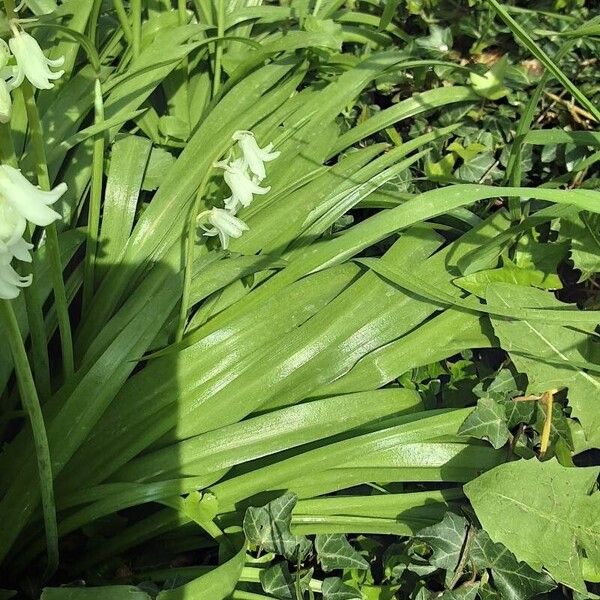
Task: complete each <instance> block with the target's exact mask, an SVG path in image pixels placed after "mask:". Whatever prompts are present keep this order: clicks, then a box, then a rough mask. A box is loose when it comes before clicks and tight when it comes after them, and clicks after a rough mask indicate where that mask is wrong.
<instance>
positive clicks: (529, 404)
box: [499, 398, 536, 429]
mask: <svg viewBox="0 0 600 600" xmlns="http://www.w3.org/2000/svg"><path fill="white" fill-rule="evenodd" d="M499 402H500V403H501V404H502V405H503V406H504V415H505V419H506V425H507V426H508V428H509V429H512V428H513V427H516V426H517V425H520V424H521V423H531V422H532V420H533V417H534V415H535V412H536V402H535V401H529V400H524V401H517V400H514V399H512V398H506V399H505V400H500V401H499Z"/></svg>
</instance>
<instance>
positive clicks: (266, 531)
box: [244, 493, 311, 560]
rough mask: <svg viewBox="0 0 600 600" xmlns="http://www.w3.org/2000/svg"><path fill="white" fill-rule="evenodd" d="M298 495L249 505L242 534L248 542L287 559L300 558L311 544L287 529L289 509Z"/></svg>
mask: <svg viewBox="0 0 600 600" xmlns="http://www.w3.org/2000/svg"><path fill="white" fill-rule="evenodd" d="M297 500H298V498H297V497H296V495H295V494H290V493H288V494H284V495H283V496H281V497H279V498H276V499H275V500H273V501H272V502H269V503H268V504H267V505H265V506H261V507H253V506H251V507H249V508H248V510H247V511H246V514H245V516H244V533H245V534H246V537H247V539H248V541H249V542H250V543H251V544H254V545H256V546H258V547H260V548H262V549H263V550H266V551H267V552H275V553H276V554H280V555H282V556H285V557H286V558H287V559H289V560H296V559H302V558H303V557H304V556H306V554H307V553H308V552H309V550H310V547H311V543H310V542H309V540H308V539H307V538H305V537H303V536H296V535H294V534H293V533H292V532H291V531H290V526H291V523H292V510H293V509H294V506H296V502H297Z"/></svg>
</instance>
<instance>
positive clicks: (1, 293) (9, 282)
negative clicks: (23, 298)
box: [0, 254, 33, 300]
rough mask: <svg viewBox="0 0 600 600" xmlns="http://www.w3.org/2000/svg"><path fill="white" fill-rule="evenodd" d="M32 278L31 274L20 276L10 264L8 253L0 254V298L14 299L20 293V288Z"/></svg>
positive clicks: (26, 284)
mask: <svg viewBox="0 0 600 600" xmlns="http://www.w3.org/2000/svg"><path fill="white" fill-rule="evenodd" d="M7 260H8V262H7ZM32 279H33V277H32V276H31V275H27V277H21V275H19V274H18V273H17V272H16V271H15V270H14V269H13V268H12V267H11V266H10V258H8V255H3V254H0V299H2V300H14V299H15V298H16V297H17V296H18V295H19V294H20V293H21V288H24V287H27V286H29V285H31V281H32Z"/></svg>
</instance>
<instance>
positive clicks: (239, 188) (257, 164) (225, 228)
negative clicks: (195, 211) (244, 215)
mask: <svg viewBox="0 0 600 600" xmlns="http://www.w3.org/2000/svg"><path fill="white" fill-rule="evenodd" d="M233 139H234V140H235V141H236V142H237V145H238V148H239V151H240V152H241V154H242V156H241V157H240V158H235V159H233V158H231V156H230V157H229V158H228V159H227V160H224V161H219V162H218V163H216V166H217V167H220V168H221V169H223V170H224V171H225V174H224V176H223V178H224V180H225V183H226V184H227V185H228V186H229V189H230V190H231V196H229V198H226V199H225V201H224V202H225V208H224V209H223V208H212V209H211V210H209V211H205V212H203V213H201V214H200V215H198V218H199V219H200V220H202V219H204V218H205V219H206V220H207V221H208V223H209V224H210V225H211V227H210V228H207V227H205V226H204V225H202V224H200V227H202V229H204V232H205V233H204V235H206V236H214V235H218V236H219V239H220V241H221V246H222V247H223V248H224V249H227V246H228V245H229V238H239V237H241V235H242V233H244V231H248V225H246V223H244V221H242V220H241V219H239V218H238V217H236V216H235V215H236V214H237V211H238V210H239V209H240V208H241V207H247V206H250V204H251V202H252V200H253V199H254V196H255V195H263V194H266V193H267V192H268V191H269V190H270V189H271V188H270V187H262V186H261V185H260V183H261V182H262V180H263V179H264V178H265V177H266V176H267V172H266V169H265V163H266V162H270V161H272V160H275V159H276V158H277V157H278V156H279V154H280V152H273V144H268V145H267V146H265V147H264V148H260V147H259V146H258V144H257V143H256V139H255V137H254V134H253V133H252V132H251V131H236V132H235V133H234V134H233Z"/></svg>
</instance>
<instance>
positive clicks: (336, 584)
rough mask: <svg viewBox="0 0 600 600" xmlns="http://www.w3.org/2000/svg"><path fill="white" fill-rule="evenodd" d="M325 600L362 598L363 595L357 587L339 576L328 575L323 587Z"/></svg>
mask: <svg viewBox="0 0 600 600" xmlns="http://www.w3.org/2000/svg"><path fill="white" fill-rule="evenodd" d="M321 590H322V592H323V600H354V599H355V598H357V599H358V600H360V599H361V598H362V597H363V596H362V594H361V593H360V592H359V591H358V590H357V589H355V588H353V587H350V586H349V585H346V584H345V583H344V582H343V581H342V580H341V579H340V578H339V577H327V578H325V579H324V580H323V586H322V588H321Z"/></svg>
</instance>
